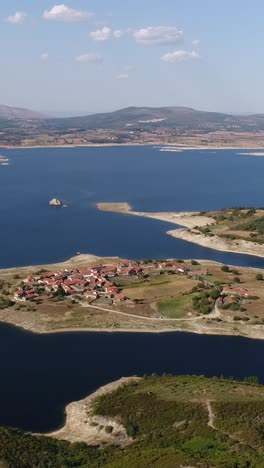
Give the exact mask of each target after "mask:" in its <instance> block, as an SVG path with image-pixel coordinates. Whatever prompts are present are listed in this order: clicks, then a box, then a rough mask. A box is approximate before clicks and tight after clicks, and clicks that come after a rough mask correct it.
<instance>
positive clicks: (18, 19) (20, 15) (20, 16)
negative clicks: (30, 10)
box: [6, 11, 27, 24]
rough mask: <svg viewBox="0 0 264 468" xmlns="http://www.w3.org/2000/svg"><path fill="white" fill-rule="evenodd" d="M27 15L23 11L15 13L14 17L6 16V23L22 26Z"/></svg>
mask: <svg viewBox="0 0 264 468" xmlns="http://www.w3.org/2000/svg"><path fill="white" fill-rule="evenodd" d="M26 17H27V14H26V13H24V12H23V11H17V12H16V13H15V14H14V15H11V16H8V17H7V18H6V22H7V23H10V24H22V23H24V21H25V19H26Z"/></svg>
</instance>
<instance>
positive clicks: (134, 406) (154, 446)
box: [0, 376, 264, 468]
mask: <svg viewBox="0 0 264 468" xmlns="http://www.w3.org/2000/svg"><path fill="white" fill-rule="evenodd" d="M263 397H264V387H263V386H261V385H255V384H246V383H239V382H234V381H226V380H219V379H206V378H205V377H193V376H183V377H173V376H163V377H157V376H152V377H146V378H144V379H142V380H141V381H140V382H139V383H136V384H129V385H127V386H124V387H121V388H119V389H118V390H117V391H115V392H114V393H112V394H108V395H105V396H102V397H100V398H99V399H97V401H96V404H95V412H96V413H97V414H101V415H109V416H111V417H117V418H118V419H119V420H121V421H122V423H123V424H124V425H125V427H126V429H127V431H128V433H129V434H130V435H132V436H133V437H134V442H133V443H132V444H131V445H129V446H126V447H125V448H118V447H107V448H104V449H100V450H98V449H96V448H90V447H88V446H86V445H85V444H72V445H71V444H69V443H67V442H63V441H56V440H52V439H48V438H45V437H32V436H30V435H25V434H22V433H20V432H18V431H14V430H8V429H0V466H1V467H2V466H3V467H17V466H19V467H21V468H23V467H33V466H34V467H54V468H57V467H60V468H61V467H69V466H71V467H102V466H103V467H107V468H119V467H120V468H123V467H133V468H136V467H138V468H144V467H146V468H147V467H149V466H151V467H168V468H169V467H177V466H181V465H183V466H192V467H196V466H197V467H198V466H199V467H209V466H210V467H214V466H221V467H228V468H232V467H264V451H263V442H264V431H263V414H264V399H263ZM208 402H209V404H210V405H211V408H212V412H213V414H214V417H213V425H214V426H215V429H214V428H212V427H210V426H209V425H208V421H209V412H208V407H207V405H208ZM1 463H2V464H1Z"/></svg>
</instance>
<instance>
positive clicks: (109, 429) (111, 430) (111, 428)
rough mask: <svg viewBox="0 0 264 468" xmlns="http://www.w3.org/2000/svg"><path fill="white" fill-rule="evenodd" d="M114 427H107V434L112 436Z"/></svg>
mask: <svg viewBox="0 0 264 468" xmlns="http://www.w3.org/2000/svg"><path fill="white" fill-rule="evenodd" d="M113 429H114V428H113V426H105V432H106V433H107V434H111V433H112V432H113Z"/></svg>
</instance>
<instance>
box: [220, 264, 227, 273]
mask: <svg viewBox="0 0 264 468" xmlns="http://www.w3.org/2000/svg"><path fill="white" fill-rule="evenodd" d="M221 270H222V271H224V272H226V273H227V272H228V271H229V266H228V265H223V266H222V267H221Z"/></svg>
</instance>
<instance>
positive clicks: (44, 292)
mask: <svg viewBox="0 0 264 468" xmlns="http://www.w3.org/2000/svg"><path fill="white" fill-rule="evenodd" d="M165 274H166V275H178V276H181V277H185V278H186V280H188V279H189V280H192V281H191V282H190V286H191V285H193V284H196V286H195V287H194V289H190V290H189V293H188V292H186V291H184V295H188V294H189V296H190V299H193V298H194V295H193V293H194V292H195V293H196V297H200V298H201V301H202V303H203V304H206V305H207V306H208V305H210V310H209V309H208V312H206V309H203V308H200V310H197V309H196V313H205V314H206V313H210V312H212V310H213V308H214V304H215V305H216V307H219V308H221V309H225V310H227V309H230V310H233V311H235V310H239V309H241V307H242V306H243V305H244V304H246V303H247V302H248V301H249V300H250V299H251V298H252V294H250V293H249V291H248V290H247V289H246V288H243V287H242V286H241V285H238V284H231V283H229V284H221V285H220V284H215V283H214V282H213V281H210V279H211V278H210V275H209V274H208V268H203V267H201V265H199V264H198V262H195V261H194V262H183V261H180V260H165V261H150V260H149V261H129V260H127V261H123V262H122V263H113V264H111V265H97V266H92V267H89V268H87V269H86V268H85V269H84V268H69V269H61V270H58V271H54V272H49V271H41V272H38V274H32V275H29V276H27V277H26V278H25V279H23V280H22V282H21V283H20V287H19V289H17V290H16V291H15V292H14V297H13V300H14V302H17V303H19V302H35V303H38V301H39V300H40V299H41V300H43V299H45V298H49V297H52V298H55V299H57V300H62V299H64V298H69V299H71V301H73V302H78V303H79V304H80V305H87V304H92V303H98V302H100V303H105V304H108V305H116V304H120V305H121V303H126V302H133V303H137V304H139V303H140V301H139V300H137V299H136V298H135V294H133V292H132V291H131V290H130V292H131V296H130V295H129V294H128V291H129V290H128V289H127V285H128V284H130V285H131V282H132V285H133V284H134V285H135V286H136V285H137V284H136V281H149V280H151V278H153V279H154V280H155V277H158V276H160V275H164V276H163V277H165ZM186 280H185V282H186ZM194 281H195V283H194ZM197 281H198V283H197ZM187 284H188V281H187ZM124 290H125V293H124ZM212 291H213V292H212ZM175 292H176V290H175ZM180 295H181V294H180ZM209 295H210V296H211V298H210V299H209V302H208V299H207V298H206V296H207V297H209ZM203 296H204V297H203ZM193 301H194V302H193V307H192V309H193V313H195V306H194V303H195V298H194V299H193ZM214 301H215V302H214ZM142 302H144V301H141V303H142ZM189 311H190V310H189ZM161 318H162V317H161Z"/></svg>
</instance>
